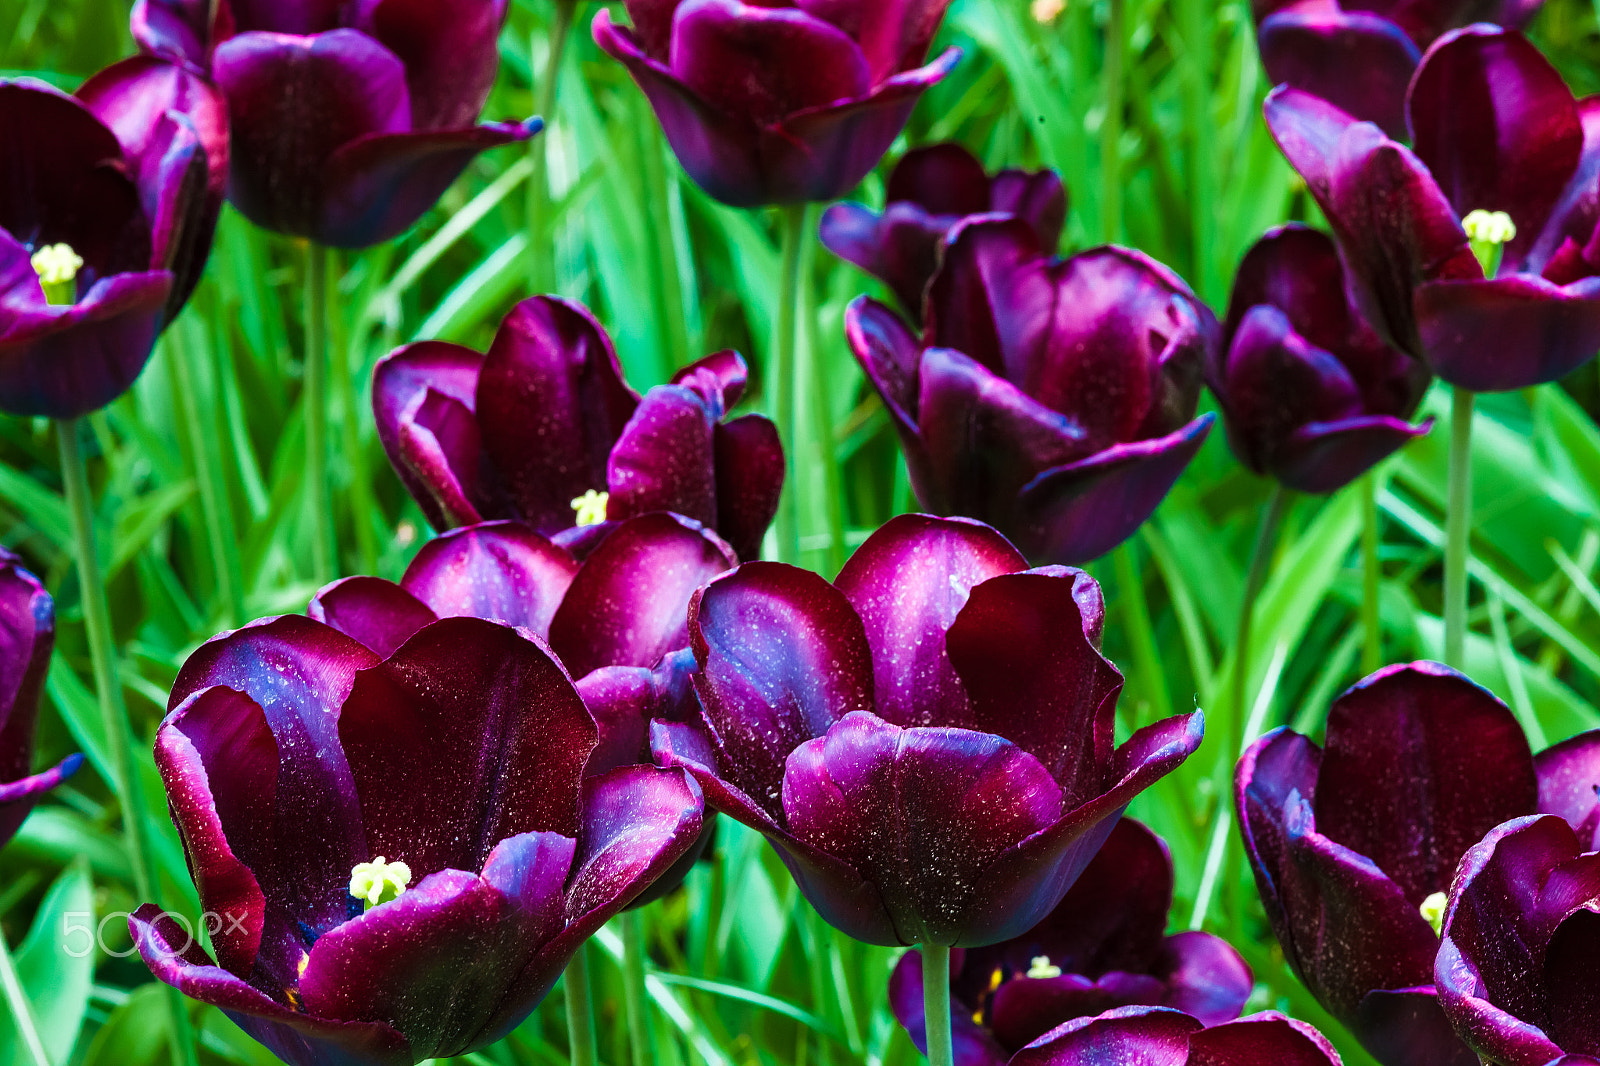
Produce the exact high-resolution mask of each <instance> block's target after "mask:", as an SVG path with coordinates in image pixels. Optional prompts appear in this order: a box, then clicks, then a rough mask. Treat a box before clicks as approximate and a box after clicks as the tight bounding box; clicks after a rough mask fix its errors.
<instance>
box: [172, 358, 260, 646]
mask: <svg viewBox="0 0 1600 1066" xmlns="http://www.w3.org/2000/svg"><path fill="white" fill-rule="evenodd" d="M182 332H183V331H182V330H181V328H180V329H172V330H169V331H168V332H167V345H168V347H169V349H170V351H171V356H172V357H171V358H170V359H169V360H168V361H167V362H168V364H169V365H170V367H171V369H172V376H173V383H174V384H175V385H176V386H177V392H178V400H179V403H181V404H182V406H183V420H184V422H185V423H186V424H187V425H188V428H189V443H190V447H191V449H192V451H193V452H194V473H195V480H196V481H198V482H199V483H200V510H201V512H202V513H203V514H204V515H205V519H206V539H207V540H208V541H209V545H210V548H211V561H212V563H213V564H214V565H215V566H216V572H217V598H218V599H220V600H221V601H222V602H223V603H224V604H225V605H226V606H227V611H228V616H227V618H225V619H223V622H224V628H232V627H234V626H237V625H241V624H243V622H244V621H245V617H244V589H243V587H242V586H243V579H242V577H241V575H240V570H239V557H238V554H237V544H236V542H235V540H234V535H233V511H232V508H230V507H229V506H228V495H227V493H228V490H227V487H226V486H225V485H224V484H223V482H222V477H221V472H220V471H219V470H218V468H217V464H216V463H215V462H214V461H213V458H214V457H213V456H212V454H211V448H212V445H213V444H214V443H215V442H216V441H217V439H218V437H217V432H216V425H215V423H212V424H210V425H207V424H205V420H204V419H202V417H201V414H200V398H199V396H198V395H197V394H196V391H195V375H194V368H193V366H192V363H191V360H192V359H193V358H194V351H193V348H192V346H191V345H189V344H188V343H187V342H185V341H183V340H181V339H180V337H181V334H182Z"/></svg>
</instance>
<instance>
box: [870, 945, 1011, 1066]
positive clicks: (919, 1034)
mask: <svg viewBox="0 0 1600 1066" xmlns="http://www.w3.org/2000/svg"><path fill="white" fill-rule="evenodd" d="M956 950H957V951H959V950H960V949H959V948H958V949H956ZM889 1010H890V1011H891V1012H892V1013H893V1014H894V1017H895V1020H896V1021H898V1022H899V1023H900V1025H901V1026H902V1027H903V1028H904V1029H905V1031H906V1035H907V1036H909V1037H910V1038H911V1042H912V1043H913V1044H915V1045H916V1047H917V1050H918V1051H920V1052H922V1053H923V1054H924V1055H926V1054H927V1053H928V1015H927V1012H926V1008H925V1007H924V1005H923V1001H922V952H920V951H915V950H912V951H908V952H906V953H905V954H904V955H901V956H900V961H899V962H897V963H895V967H894V972H893V973H891V974H890V975H889ZM970 1011H971V1008H970V1006H969V1005H967V1004H965V1003H962V1002H961V1001H960V1000H957V999H954V998H952V999H951V1001H950V1029H951V1034H950V1035H951V1039H952V1041H953V1042H954V1045H955V1048H954V1050H955V1066H1005V1062H1006V1058H1007V1056H1006V1052H1005V1049H1004V1048H1002V1047H1000V1045H999V1044H997V1043H995V1040H994V1037H992V1036H991V1035H989V1033H988V1031H987V1030H985V1029H984V1028H983V1027H982V1026H981V1025H979V1024H978V1023H977V1022H975V1021H974V1020H973V1019H972V1016H971V1014H970Z"/></svg>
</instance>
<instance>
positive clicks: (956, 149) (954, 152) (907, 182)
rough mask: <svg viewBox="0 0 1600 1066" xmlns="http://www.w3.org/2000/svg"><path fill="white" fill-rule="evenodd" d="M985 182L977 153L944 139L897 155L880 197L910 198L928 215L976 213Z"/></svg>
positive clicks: (985, 199) (982, 204) (983, 205)
mask: <svg viewBox="0 0 1600 1066" xmlns="http://www.w3.org/2000/svg"><path fill="white" fill-rule="evenodd" d="M919 62H920V61H919ZM989 185H990V182H989V175H987V174H985V173H984V171H983V164H982V163H980V162H978V158H977V156H975V155H973V154H972V153H971V152H969V151H967V150H966V149H965V148H963V147H962V146H961V145H959V144H956V143H955V142H954V141H946V142H944V143H942V144H930V145H925V146H923V147H921V148H913V149H911V151H909V152H907V153H906V154H905V155H903V156H901V157H900V162H898V163H896V164H895V165H894V169H893V170H892V171H890V172H889V181H888V185H887V187H886V189H885V191H884V201H885V202H886V203H890V204H893V203H897V202H904V201H910V202H912V203H914V204H916V205H917V206H918V207H921V208H922V209H923V210H924V211H926V212H927V213H928V214H930V215H955V216H957V217H960V216H963V215H979V214H982V213H983V212H985V211H988V210H989ZM1012 213H1015V212H1012Z"/></svg>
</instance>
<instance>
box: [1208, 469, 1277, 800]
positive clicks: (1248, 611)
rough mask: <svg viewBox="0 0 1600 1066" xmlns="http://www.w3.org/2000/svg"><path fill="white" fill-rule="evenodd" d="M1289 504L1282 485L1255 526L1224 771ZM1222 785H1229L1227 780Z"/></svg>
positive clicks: (1234, 746) (1238, 731) (1235, 744)
mask: <svg viewBox="0 0 1600 1066" xmlns="http://www.w3.org/2000/svg"><path fill="white" fill-rule="evenodd" d="M1288 504H1289V490H1288V489H1286V488H1284V487H1283V485H1281V484H1280V485H1278V486H1277V487H1276V488H1274V489H1273V490H1272V499H1271V500H1270V501H1269V502H1268V503H1267V510H1266V513H1265V514H1263V515H1262V516H1261V525H1260V526H1259V527H1257V529H1256V542H1255V546H1254V547H1252V548H1251V549H1250V569H1249V570H1248V571H1247V572H1246V574H1245V579H1244V598H1243V599H1242V600H1241V601H1240V602H1239V630H1238V635H1237V636H1236V637H1235V638H1234V644H1233V698H1232V700H1231V701H1229V705H1228V746H1227V748H1226V750H1225V751H1224V753H1223V755H1224V761H1225V762H1227V763H1228V765H1227V766H1225V767H1224V771H1225V772H1227V771H1231V770H1232V762H1231V760H1232V759H1235V758H1237V757H1238V754H1239V747H1240V745H1241V744H1243V742H1244V720H1245V716H1246V715H1248V714H1249V713H1250V708H1249V706H1248V704H1247V702H1246V701H1247V700H1248V699H1249V687H1250V638H1251V629H1252V627H1253V625H1254V622H1255V613H1256V599H1257V597H1259V596H1260V595H1261V587H1262V586H1263V585H1265V584H1266V583H1267V571H1268V570H1269V569H1271V566H1272V549H1273V547H1274V545H1275V544H1276V542H1277V539H1278V526H1279V525H1280V524H1282V522H1283V513H1284V511H1285V510H1287V508H1288ZM1221 784H1226V781H1225V780H1224V781H1222V782H1221ZM1225 791H1226V790H1225V789H1219V791H1218V792H1217V795H1218V796H1222V795H1224V794H1225ZM1219 802H1221V801H1220V800H1219Z"/></svg>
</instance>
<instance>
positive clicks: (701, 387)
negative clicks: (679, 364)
mask: <svg viewBox="0 0 1600 1066" xmlns="http://www.w3.org/2000/svg"><path fill="white" fill-rule="evenodd" d="M749 380H750V367H749V365H748V364H747V363H745V361H744V356H742V355H740V354H739V353H738V352H736V351H734V350H733V349H732V348H724V349H722V350H721V351H720V352H712V353H711V354H710V355H707V356H704V357H703V358H700V359H696V360H695V361H694V362H692V363H690V364H689V365H688V366H686V367H683V368H682V369H680V370H679V371H678V372H677V373H675V374H673V375H672V380H671V382H669V384H672V385H682V386H684V387H686V388H690V389H693V390H694V391H695V392H696V393H698V394H699V395H700V398H701V399H702V400H704V401H705V402H706V403H707V404H709V405H710V406H711V407H713V408H714V409H716V410H718V411H721V412H723V413H726V412H727V411H728V410H729V409H731V408H732V407H733V405H734V404H736V403H738V402H739V399H740V397H742V396H743V395H744V387H745V385H746V384H747V383H748V382H749Z"/></svg>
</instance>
